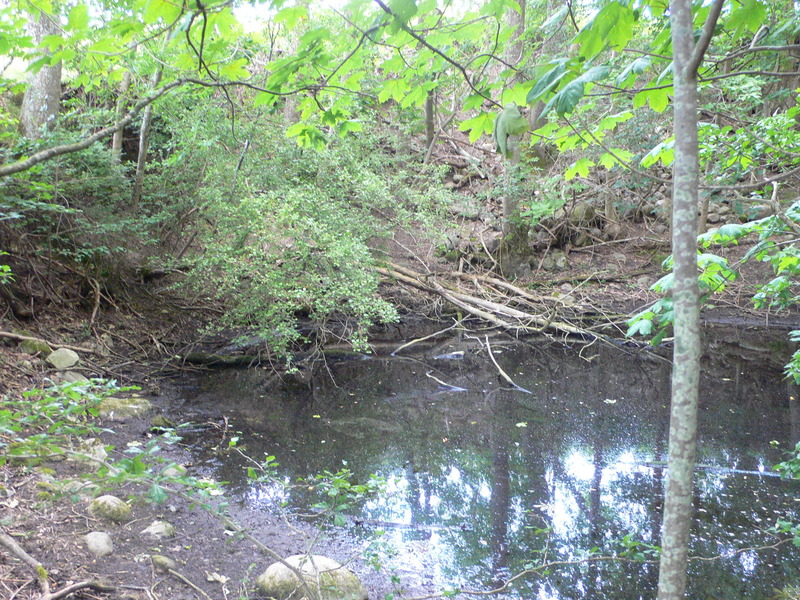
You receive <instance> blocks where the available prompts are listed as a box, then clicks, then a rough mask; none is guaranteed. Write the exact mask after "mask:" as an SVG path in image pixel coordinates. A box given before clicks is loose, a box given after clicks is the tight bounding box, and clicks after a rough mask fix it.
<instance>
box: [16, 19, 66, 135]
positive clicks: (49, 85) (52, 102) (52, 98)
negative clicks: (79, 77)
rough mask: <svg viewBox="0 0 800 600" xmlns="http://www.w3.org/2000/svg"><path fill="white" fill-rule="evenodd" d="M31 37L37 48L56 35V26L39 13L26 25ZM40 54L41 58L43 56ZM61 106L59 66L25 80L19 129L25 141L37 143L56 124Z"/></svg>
mask: <svg viewBox="0 0 800 600" xmlns="http://www.w3.org/2000/svg"><path fill="white" fill-rule="evenodd" d="M29 27H30V31H31V34H32V35H33V38H34V41H35V42H36V44H37V45H39V44H41V42H42V39H44V37H45V36H48V35H58V34H59V33H60V32H59V30H58V24H57V23H56V21H54V20H53V17H51V16H50V15H48V14H46V13H44V12H42V13H41V14H40V15H39V18H38V19H31V21H30V23H29ZM46 54H47V52H46V51H43V52H42V53H41V56H44V55H46ZM60 105H61V62H60V61H59V62H58V63H57V64H55V65H46V66H44V67H42V68H41V69H39V71H37V72H36V73H33V74H31V76H30V79H29V80H28V89H27V90H25V95H24V96H23V98H22V108H21V110H20V116H19V127H20V131H21V132H22V135H24V136H25V137H26V138H28V139H32V140H35V139H39V138H40V137H42V134H43V133H44V132H45V131H46V130H48V129H52V128H53V127H54V126H55V124H56V119H57V117H58V109H59V107H60Z"/></svg>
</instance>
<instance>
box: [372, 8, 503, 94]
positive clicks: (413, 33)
mask: <svg viewBox="0 0 800 600" xmlns="http://www.w3.org/2000/svg"><path fill="white" fill-rule="evenodd" d="M374 2H375V4H377V5H378V6H380V7H381V9H382V10H383V12H385V13H386V14H387V15H389V16H392V17H394V18H395V19H397V20H398V22H399V23H400V28H401V29H402V30H403V31H405V32H406V33H407V34H408V35H410V36H411V37H413V38H414V39H415V40H417V41H418V42H419V43H420V44H422V45H423V46H425V47H426V48H427V49H428V50H430V51H431V52H433V53H434V54H436V55H437V56H441V57H442V58H443V59H444V60H445V61H446V62H448V63H450V64H451V65H452V66H454V67H455V68H456V70H458V72H459V73H461V76H462V77H463V78H464V81H466V82H467V85H468V86H469V87H470V88H471V89H472V91H473V92H475V93H476V94H478V95H479V96H480V97H481V98H483V99H484V100H486V101H487V102H489V103H490V104H492V105H493V106H497V107H498V108H500V104H499V103H497V102H495V101H494V100H492V99H491V98H490V97H489V96H487V95H486V94H484V93H483V92H482V91H481V90H479V89H478V88H476V87H475V85H474V84H473V83H472V80H471V79H470V77H469V75H468V74H467V69H466V68H465V67H464V65H462V64H460V63H459V62H457V61H455V60H454V59H452V58H450V57H449V56H448V55H447V54H445V53H444V52H442V51H441V50H439V49H438V48H435V47H434V46H431V45H430V44H429V43H428V41H427V40H426V39H425V38H424V37H422V36H421V35H420V34H418V33H417V32H416V31H414V30H413V29H411V28H410V27H409V26H408V25H406V24H405V23H403V21H402V20H401V19H400V18H399V17H398V16H397V15H396V14H394V11H392V9H391V8H389V7H388V6H387V5H386V4H384V3H383V1H382V0H374Z"/></svg>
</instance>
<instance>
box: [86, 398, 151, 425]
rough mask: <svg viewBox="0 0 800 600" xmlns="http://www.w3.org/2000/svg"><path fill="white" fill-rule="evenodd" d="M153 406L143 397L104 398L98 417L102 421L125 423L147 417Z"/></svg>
mask: <svg viewBox="0 0 800 600" xmlns="http://www.w3.org/2000/svg"><path fill="white" fill-rule="evenodd" d="M152 408H153V404H152V403H151V402H150V401H149V400H148V399H147V398H142V397H141V396H131V397H130V398H115V397H113V396H111V397H108V398H103V401H102V402H100V407H99V409H98V416H99V417H100V418H101V419H109V420H111V421H119V422H122V423H124V422H125V421H130V420H131V419H135V418H137V417H141V416H143V415H145V414H146V413H147V412H148V411H149V410H150V409H152Z"/></svg>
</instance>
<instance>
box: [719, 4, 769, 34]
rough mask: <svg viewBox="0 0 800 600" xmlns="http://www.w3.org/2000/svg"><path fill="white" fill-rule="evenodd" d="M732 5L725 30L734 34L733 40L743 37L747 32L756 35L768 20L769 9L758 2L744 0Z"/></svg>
mask: <svg viewBox="0 0 800 600" xmlns="http://www.w3.org/2000/svg"><path fill="white" fill-rule="evenodd" d="M731 4H732V9H731V13H730V16H729V17H728V19H727V20H726V21H725V29H726V30H728V31H732V32H733V39H736V38H738V37H739V36H741V35H742V33H744V31H745V30H748V31H750V32H751V33H755V32H756V31H758V29H759V27H761V26H762V24H763V23H765V21H766V19H767V7H766V6H765V5H764V4H762V3H761V2H759V1H758V0H742V1H741V2H739V1H737V2H732V3H731Z"/></svg>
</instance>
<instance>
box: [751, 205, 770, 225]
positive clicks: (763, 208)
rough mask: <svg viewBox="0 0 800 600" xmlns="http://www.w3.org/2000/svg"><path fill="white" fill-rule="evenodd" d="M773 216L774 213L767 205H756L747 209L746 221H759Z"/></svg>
mask: <svg viewBox="0 0 800 600" xmlns="http://www.w3.org/2000/svg"><path fill="white" fill-rule="evenodd" d="M774 214H775V211H774V210H773V209H772V207H771V206H770V205H769V204H756V205H754V206H751V207H749V208H748V209H747V220H748V221H758V220H759V219H766V218H767V217H771V216H772V215H774Z"/></svg>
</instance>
